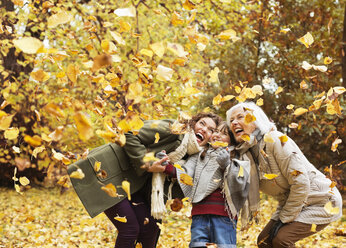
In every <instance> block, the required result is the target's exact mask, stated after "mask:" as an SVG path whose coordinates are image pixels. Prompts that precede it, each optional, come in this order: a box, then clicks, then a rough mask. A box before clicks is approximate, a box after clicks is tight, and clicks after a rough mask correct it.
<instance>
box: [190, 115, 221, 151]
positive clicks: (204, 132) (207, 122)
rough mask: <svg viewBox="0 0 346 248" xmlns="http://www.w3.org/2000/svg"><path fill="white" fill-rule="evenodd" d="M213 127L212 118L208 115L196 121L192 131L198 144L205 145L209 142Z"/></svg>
mask: <svg viewBox="0 0 346 248" xmlns="http://www.w3.org/2000/svg"><path fill="white" fill-rule="evenodd" d="M215 128H216V124H215V122H214V120H213V119H211V118H209V117H204V118H201V119H199V120H198V121H197V122H196V124H195V127H194V129H193V131H194V132H195V134H196V137H197V142H198V144H199V145H200V146H205V145H206V144H207V143H208V142H209V139H210V137H211V135H212V134H213V132H214V130H215Z"/></svg>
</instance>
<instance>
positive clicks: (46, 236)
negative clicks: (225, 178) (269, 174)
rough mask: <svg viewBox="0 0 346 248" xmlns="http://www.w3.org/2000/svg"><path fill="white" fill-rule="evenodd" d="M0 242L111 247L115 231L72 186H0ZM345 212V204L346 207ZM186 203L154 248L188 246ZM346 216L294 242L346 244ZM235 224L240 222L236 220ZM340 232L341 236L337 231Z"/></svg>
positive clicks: (252, 232)
mask: <svg viewBox="0 0 346 248" xmlns="http://www.w3.org/2000/svg"><path fill="white" fill-rule="evenodd" d="M0 202H1V205H0V247H1V248H2V247H6V248H7V247H21V248H22V247H23V248H24V247H69V248H70V247H80V248H87V247H88V248H89V247H90V248H94V247H95V248H96V247H109V248H110V247H113V246H114V240H115V237H116V231H115V229H114V227H113V225H112V224H111V223H110V222H109V221H108V219H107V218H106V216H105V215H103V214H101V215H99V216H97V217H96V218H94V219H91V218H90V217H89V216H88V215H87V213H86V212H85V210H84V208H83V206H82V205H81V203H80V201H79V199H78V198H77V196H76V194H75V193H74V191H73V190H70V191H68V192H65V193H64V194H62V195H61V194H60V193H59V190H58V189H42V188H40V189H37V188H33V189H30V190H28V191H26V192H24V194H23V195H20V194H18V193H17V192H16V191H14V190H9V189H4V188H0ZM275 205H276V203H275V202H274V201H273V200H271V199H269V200H263V201H262V206H261V209H262V211H261V213H260V215H259V218H260V223H259V224H258V225H254V226H252V227H251V228H250V229H249V230H247V231H244V232H242V231H238V247H256V246H255V241H256V237H257V235H258V233H259V232H260V230H261V228H262V227H263V226H264V225H265V223H266V222H267V221H268V220H269V216H270V214H271V213H272V211H274V210H275ZM344 213H345V209H344ZM188 215H189V208H188V207H185V208H183V210H182V211H181V212H179V213H175V212H173V213H169V214H168V216H167V218H166V220H165V221H164V222H163V225H162V226H161V230H162V232H161V237H160V241H159V244H158V248H172V247H175V248H180V247H181V248H187V247H188V242H189V239H190V232H189V225H190V219H189V218H188ZM345 227H346V222H345V217H343V219H342V220H339V221H337V222H335V223H332V224H331V225H329V226H328V227H327V228H325V230H323V231H322V232H320V233H317V234H315V235H313V236H311V237H309V238H307V239H305V240H303V241H300V242H299V243H298V244H297V247H304V248H305V247H328V248H331V247H340V248H341V247H345V243H346V237H345V236H341V234H344V235H345ZM238 228H239V225H238ZM336 234H339V235H336Z"/></svg>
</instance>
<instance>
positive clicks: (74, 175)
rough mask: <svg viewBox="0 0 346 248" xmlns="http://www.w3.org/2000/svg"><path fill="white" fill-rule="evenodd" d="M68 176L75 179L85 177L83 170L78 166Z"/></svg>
mask: <svg viewBox="0 0 346 248" xmlns="http://www.w3.org/2000/svg"><path fill="white" fill-rule="evenodd" d="M70 177H71V178H75V179H83V178H84V177H85V175H84V173H83V171H82V170H81V169H80V168H78V169H77V170H75V171H73V172H72V173H71V174H70Z"/></svg>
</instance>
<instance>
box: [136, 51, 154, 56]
mask: <svg viewBox="0 0 346 248" xmlns="http://www.w3.org/2000/svg"><path fill="white" fill-rule="evenodd" d="M139 53H140V54H142V55H146V56H148V57H150V58H151V57H153V55H154V53H153V51H151V50H149V49H141V50H140V51H139Z"/></svg>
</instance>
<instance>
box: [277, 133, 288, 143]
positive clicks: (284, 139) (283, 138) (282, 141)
mask: <svg viewBox="0 0 346 248" xmlns="http://www.w3.org/2000/svg"><path fill="white" fill-rule="evenodd" d="M279 139H280V141H281V143H286V142H287V141H288V137H287V135H282V136H280V137H279Z"/></svg>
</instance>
